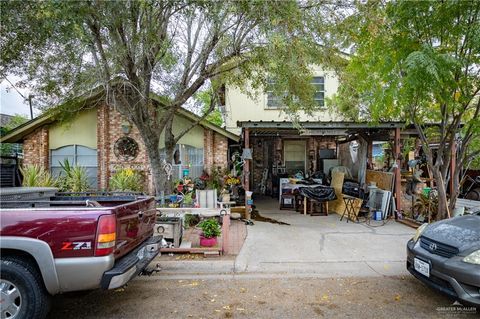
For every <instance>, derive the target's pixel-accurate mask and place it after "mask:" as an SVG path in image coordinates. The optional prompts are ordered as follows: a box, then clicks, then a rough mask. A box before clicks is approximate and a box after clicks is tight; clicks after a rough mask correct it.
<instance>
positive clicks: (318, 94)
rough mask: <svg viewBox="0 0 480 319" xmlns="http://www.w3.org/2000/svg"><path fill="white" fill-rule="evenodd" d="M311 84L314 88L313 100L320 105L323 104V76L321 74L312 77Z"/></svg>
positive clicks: (322, 105)
mask: <svg viewBox="0 0 480 319" xmlns="http://www.w3.org/2000/svg"><path fill="white" fill-rule="evenodd" d="M312 85H313V87H314V88H315V93H314V96H313V98H314V100H315V102H316V103H317V104H318V106H320V107H324V106H325V78H324V77H323V76H315V77H313V81H312Z"/></svg>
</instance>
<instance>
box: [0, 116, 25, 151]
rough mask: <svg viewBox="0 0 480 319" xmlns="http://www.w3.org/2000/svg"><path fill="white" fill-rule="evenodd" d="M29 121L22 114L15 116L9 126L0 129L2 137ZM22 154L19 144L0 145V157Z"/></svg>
mask: <svg viewBox="0 0 480 319" xmlns="http://www.w3.org/2000/svg"><path fill="white" fill-rule="evenodd" d="M27 121H28V118H27V117H26V116H24V115H22V114H15V115H14V116H13V117H12V118H11V119H10V121H9V122H8V123H7V125H5V126H3V127H1V128H0V136H5V135H6V134H7V133H8V132H9V131H11V130H12V129H14V128H16V127H17V126H19V125H21V124H23V123H25V122H27ZM16 152H18V153H21V146H20V145H19V144H12V143H1V144H0V155H1V156H12V155H15V153H16Z"/></svg>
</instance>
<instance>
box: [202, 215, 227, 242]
mask: <svg viewBox="0 0 480 319" xmlns="http://www.w3.org/2000/svg"><path fill="white" fill-rule="evenodd" d="M198 226H199V227H200V228H201V229H202V232H203V237H205V238H213V237H218V236H220V235H221V234H222V231H221V228H220V224H219V223H218V221H217V220H216V219H214V218H210V219H205V220H203V221H202V222H201V223H200V224H198Z"/></svg>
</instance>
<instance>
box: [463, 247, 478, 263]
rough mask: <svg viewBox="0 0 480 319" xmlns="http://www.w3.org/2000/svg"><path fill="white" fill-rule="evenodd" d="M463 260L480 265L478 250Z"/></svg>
mask: <svg viewBox="0 0 480 319" xmlns="http://www.w3.org/2000/svg"><path fill="white" fill-rule="evenodd" d="M463 261H464V262H466V263H469V264H475V265H480V250H477V251H474V252H473V253H471V254H470V255H468V256H467V257H465V258H463Z"/></svg>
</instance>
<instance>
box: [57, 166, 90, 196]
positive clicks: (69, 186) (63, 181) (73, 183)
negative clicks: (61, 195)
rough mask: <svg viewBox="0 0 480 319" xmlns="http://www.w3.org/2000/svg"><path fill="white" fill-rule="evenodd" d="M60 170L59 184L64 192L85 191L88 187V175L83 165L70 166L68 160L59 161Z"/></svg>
mask: <svg viewBox="0 0 480 319" xmlns="http://www.w3.org/2000/svg"><path fill="white" fill-rule="evenodd" d="M60 166H61V167H62V172H61V173H60V177H59V186H60V188H61V190H62V191H66V192H74V193H79V192H85V191H87V190H88V189H89V188H90V185H89V184H88V175H87V171H86V169H85V168H84V167H81V166H72V165H71V164H70V162H69V161H68V160H64V161H63V163H60Z"/></svg>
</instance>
